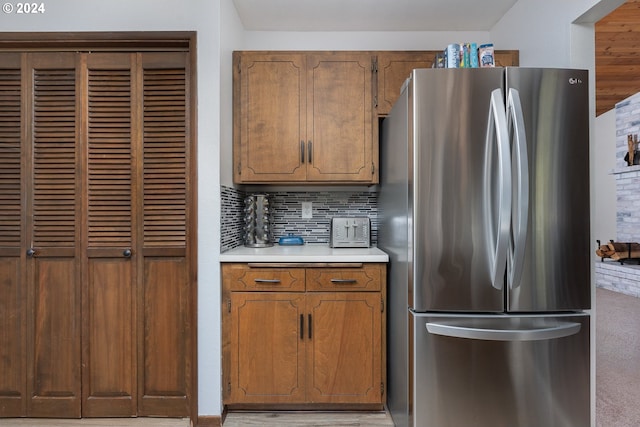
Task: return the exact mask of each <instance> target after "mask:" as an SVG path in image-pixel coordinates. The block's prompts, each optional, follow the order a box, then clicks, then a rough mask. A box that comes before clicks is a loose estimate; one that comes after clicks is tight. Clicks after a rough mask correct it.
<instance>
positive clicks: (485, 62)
mask: <svg viewBox="0 0 640 427" xmlns="http://www.w3.org/2000/svg"><path fill="white" fill-rule="evenodd" d="M478 56H479V57H480V67H483V68H484V67H495V66H496V64H495V60H494V56H493V43H487V44H481V45H480V47H479V48H478Z"/></svg>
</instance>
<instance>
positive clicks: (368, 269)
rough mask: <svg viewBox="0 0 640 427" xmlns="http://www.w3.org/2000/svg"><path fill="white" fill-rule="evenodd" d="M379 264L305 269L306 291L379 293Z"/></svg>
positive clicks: (380, 279)
mask: <svg viewBox="0 0 640 427" xmlns="http://www.w3.org/2000/svg"><path fill="white" fill-rule="evenodd" d="M381 283H382V278H381V268H380V265H379V264H364V265H363V266H362V267H355V268H307V290H308V291H379V290H380V288H381Z"/></svg>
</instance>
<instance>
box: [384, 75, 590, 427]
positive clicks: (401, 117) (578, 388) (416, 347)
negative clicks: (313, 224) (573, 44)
mask: <svg viewBox="0 0 640 427" xmlns="http://www.w3.org/2000/svg"><path fill="white" fill-rule="evenodd" d="M587 78H588V74H587V72H586V71H584V70H565V69H533V68H531V69H530V68H494V69H417V70H414V71H413V72H412V73H411V76H410V78H409V79H408V80H407V82H406V83H405V86H404V88H403V91H402V94H401V96H400V98H399V100H398V101H397V103H396V104H395V106H394V107H393V109H392V111H391V113H390V114H389V116H388V117H387V118H385V119H384V121H383V122H382V125H381V145H380V177H381V178H380V179H381V181H380V192H379V197H378V208H379V232H378V233H379V234H378V246H379V247H380V248H382V249H383V250H385V251H386V252H387V253H388V254H389V256H390V263H389V269H388V270H389V280H388V283H389V306H388V308H389V309H388V316H389V317H388V340H387V341H388V390H387V403H388V407H389V410H390V412H391V415H392V417H393V420H394V423H395V424H396V425H397V426H411V427H463V426H465V427H466V426H474V427H585V426H589V425H590V422H591V416H590V415H591V411H590V395H591V392H590V387H591V382H590V343H589V339H590V332H589V330H590V321H589V309H590V303H591V285H590V256H589V253H590V252H589V251H590V244H589V133H588V128H589V117H588V114H589V108H588V105H589V97H588V81H587Z"/></svg>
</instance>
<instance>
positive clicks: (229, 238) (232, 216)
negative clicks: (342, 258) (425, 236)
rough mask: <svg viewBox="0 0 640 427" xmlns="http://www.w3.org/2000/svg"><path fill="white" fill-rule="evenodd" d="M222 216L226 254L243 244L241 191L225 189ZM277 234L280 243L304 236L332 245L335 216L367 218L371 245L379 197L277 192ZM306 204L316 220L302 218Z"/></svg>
mask: <svg viewBox="0 0 640 427" xmlns="http://www.w3.org/2000/svg"><path fill="white" fill-rule="evenodd" d="M220 193H221V195H222V203H221V205H222V215H221V222H222V223H221V226H220V229H221V230H220V235H221V236H222V239H221V247H220V250H221V251H222V252H224V251H226V250H228V249H232V248H234V247H237V246H240V245H242V244H243V241H242V225H243V209H244V201H243V200H244V197H245V195H247V194H253V193H244V192H242V191H240V190H238V189H235V188H230V187H224V186H222V187H221V192H220ZM266 194H269V196H271V205H272V206H273V209H274V213H273V235H274V241H275V242H277V241H278V239H279V238H280V237H281V236H286V235H287V234H289V233H292V234H295V235H299V236H302V238H303V239H304V241H305V242H307V243H327V244H328V243H329V232H330V225H331V218H332V217H334V216H366V217H369V218H370V220H371V243H372V245H376V244H377V242H378V207H377V203H378V194H377V193H375V192H352V191H335V192H334V191H330V192H329V191H325V192H312V191H308V192H307V191H304V192H300V191H297V192H289V191H287V192H273V193H266ZM302 202H311V203H312V213H313V217H312V218H309V219H306V218H301V210H302Z"/></svg>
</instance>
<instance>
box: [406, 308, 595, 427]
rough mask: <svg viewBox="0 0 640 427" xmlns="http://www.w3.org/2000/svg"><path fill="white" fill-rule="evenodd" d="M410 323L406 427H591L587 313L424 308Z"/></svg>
mask: <svg viewBox="0 0 640 427" xmlns="http://www.w3.org/2000/svg"><path fill="white" fill-rule="evenodd" d="M412 323H413V327H414V334H415V341H414V347H413V348H414V354H413V361H414V362H413V363H414V369H415V376H414V381H413V404H412V405H411V406H412V407H413V413H412V414H411V415H410V419H411V423H410V425H411V426H412V427H442V426H474V427H531V426H554V427H584V426H588V425H590V417H591V412H590V385H589V372H590V362H589V354H590V353H589V316H588V315H562V316H515V315H514V316H504V315H503V316H499V315H495V316H483V317H480V316H478V317H471V316H464V317H463V316H452V315H449V316H447V315H441V316H437V315H426V314H424V315H413V316H412ZM434 325H438V327H436V330H435V332H433V333H432V332H429V330H428V328H429V327H430V326H431V327H432V328H433V326H434ZM447 328H449V330H447ZM460 331H464V332H463V333H460ZM449 332H451V333H449Z"/></svg>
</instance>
